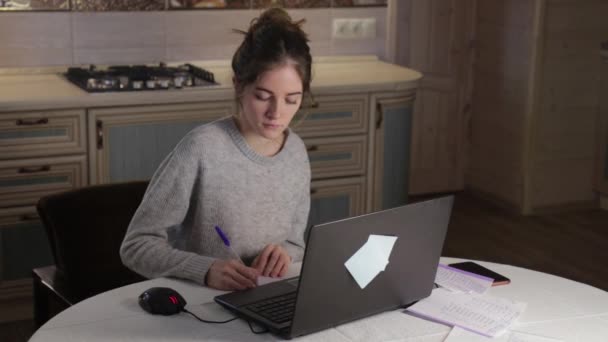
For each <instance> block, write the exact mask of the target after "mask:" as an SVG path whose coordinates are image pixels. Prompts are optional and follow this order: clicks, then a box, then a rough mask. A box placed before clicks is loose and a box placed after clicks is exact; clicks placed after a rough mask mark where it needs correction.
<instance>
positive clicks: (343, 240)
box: [215, 196, 454, 339]
mask: <svg viewBox="0 0 608 342" xmlns="http://www.w3.org/2000/svg"><path fill="white" fill-rule="evenodd" d="M453 200H454V199H453V196H446V197H441V198H437V199H432V200H428V201H424V202H418V203H413V204H408V205H404V206H401V207H396V208H392V209H388V210H383V211H378V212H375V213H371V214H366V215H362V216H356V217H352V218H348V219H343V220H339V221H334V222H329V223H323V224H319V225H315V226H312V227H311V229H310V234H309V236H308V241H307V244H306V251H305V254H304V259H303V262H302V270H301V273H300V276H299V277H297V278H290V279H285V280H282V281H279V282H274V283H271V284H267V285H263V286H258V287H256V288H254V289H249V290H245V291H237V292H231V293H227V294H224V295H220V296H217V297H215V301H216V302H217V303H219V304H220V305H222V306H224V307H226V308H228V309H229V310H231V311H233V312H235V313H236V314H237V315H238V316H240V317H242V318H245V319H247V320H250V321H254V322H256V323H257V324H259V325H261V326H264V327H266V328H267V329H268V330H269V331H271V332H272V333H274V334H276V335H278V336H281V337H283V338H287V339H290V338H293V337H297V336H301V335H305V334H310V333H313V332H316V331H320V330H324V329H327V328H331V327H334V326H337V325H340V324H343V323H347V322H351V321H353V320H356V319H360V318H363V317H367V316H370V315H374V314H377V313H380V312H384V311H387V310H393V309H397V308H400V307H406V306H408V305H411V304H413V303H414V302H416V301H418V300H420V299H422V298H425V297H428V296H429V295H430V293H431V290H432V289H433V282H434V279H435V274H436V271H437V266H438V264H439V258H440V256H441V250H442V248H443V242H444V239H445V235H446V232H447V227H448V223H449V218H450V214H451V210H452V204H453ZM370 235H376V236H378V235H379V236H392V237H396V238H397V239H396V240H395V243H394V245H393V247H392V250H391V251H390V255H388V257H389V258H388V264H386V267H385V268H384V270H383V271H381V272H380V273H378V274H377V275H376V276H375V278H373V279H372V280H371V281H370V282H369V283H368V284H367V285H366V286H365V287H363V288H362V287H361V286H360V284H359V283H358V282H357V281H356V279H355V277H354V276H353V274H352V273H351V271H349V269H347V267H346V266H345V263H346V262H347V261H348V260H349V259H350V258H351V257H352V256H353V255H354V254H355V253H357V252H358V251H359V250H360V249H361V248H362V246H363V245H365V243H366V241H368V239H369V238H370Z"/></svg>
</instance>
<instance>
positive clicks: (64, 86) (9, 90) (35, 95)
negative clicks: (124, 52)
mask: <svg viewBox="0 0 608 342" xmlns="http://www.w3.org/2000/svg"><path fill="white" fill-rule="evenodd" d="M189 63H192V64H194V65H196V66H200V67H202V68H205V69H207V70H209V71H211V72H213V73H214V74H215V79H216V81H217V82H219V83H220V84H219V85H217V86H210V87H197V88H187V89H174V90H164V91H136V92H110V93H94V94H90V93H87V92H86V91H84V90H82V89H80V88H79V87H77V86H76V85H73V84H72V83H70V82H69V81H68V80H66V79H65V78H64V77H63V76H62V75H61V73H62V72H65V70H66V69H67V67H49V68H35V69H34V68H32V69H0V112H8V111H21V110H40V109H58V108H92V107H109V106H118V105H145V104H159V103H183V102H198V101H213V100H226V99H231V98H232V97H233V89H232V81H231V79H232V70H231V68H230V61H228V60H224V61H194V62H189ZM178 64H182V63H169V65H178ZM421 77H422V74H420V73H419V72H417V71H415V70H411V69H408V68H404V67H400V66H397V65H393V64H389V63H386V62H382V61H380V60H378V59H377V58H376V57H375V56H349V57H340V56H335V57H317V58H315V59H314V64H313V81H312V85H311V88H312V91H313V94H322V93H325V92H331V93H332V94H340V93H351V92H370V91H404V90H408V89H414V88H416V87H417V86H418V81H419V80H420V78H421Z"/></svg>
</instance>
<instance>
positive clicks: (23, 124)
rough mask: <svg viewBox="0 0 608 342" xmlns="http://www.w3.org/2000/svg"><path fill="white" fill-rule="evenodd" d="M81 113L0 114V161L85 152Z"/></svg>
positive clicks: (37, 112)
mask: <svg viewBox="0 0 608 342" xmlns="http://www.w3.org/2000/svg"><path fill="white" fill-rule="evenodd" d="M85 132H86V131H85V110H84V109H70V110H53V111H35V112H13V113H2V114H0V160H3V159H16V158H27V157H44V156H48V155H59V154H75V153H85V152H86V139H85V137H84V134H85Z"/></svg>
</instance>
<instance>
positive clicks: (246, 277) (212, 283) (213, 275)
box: [207, 259, 260, 291]
mask: <svg viewBox="0 0 608 342" xmlns="http://www.w3.org/2000/svg"><path fill="white" fill-rule="evenodd" d="M259 275H260V274H259V272H258V270H256V269H255V268H251V267H247V266H245V265H244V264H243V263H242V262H241V261H239V260H234V259H233V260H216V261H215V262H214V263H213V264H212V265H211V268H210V269H209V271H207V286H209V287H212V288H214V289H218V290H225V291H234V290H245V289H250V288H253V287H255V286H256V282H257V278H258V276H259Z"/></svg>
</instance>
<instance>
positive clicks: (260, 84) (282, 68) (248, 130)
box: [240, 63, 303, 140]
mask: <svg viewBox="0 0 608 342" xmlns="http://www.w3.org/2000/svg"><path fill="white" fill-rule="evenodd" d="M302 93H303V92H302V79H301V78H300V76H299V75H298V72H297V71H296V69H295V68H294V66H293V65H292V64H291V63H285V64H282V65H279V66H277V67H275V68H273V69H270V70H268V71H266V72H265V73H263V74H262V75H261V76H260V77H259V78H258V80H257V81H256V82H255V83H253V84H250V85H248V86H246V87H245V89H244V90H243V95H242V97H241V106H242V108H241V110H242V112H241V120H240V122H241V124H242V130H243V132H242V133H243V134H244V135H251V134H254V135H257V136H260V137H263V138H266V139H270V140H275V139H279V138H281V137H282V134H283V132H284V131H285V129H287V127H288V126H289V123H290V122H291V120H292V119H293V117H294V115H295V114H296V112H297V111H298V109H299V108H300V103H301V102H302Z"/></svg>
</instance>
